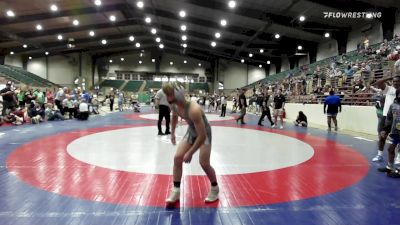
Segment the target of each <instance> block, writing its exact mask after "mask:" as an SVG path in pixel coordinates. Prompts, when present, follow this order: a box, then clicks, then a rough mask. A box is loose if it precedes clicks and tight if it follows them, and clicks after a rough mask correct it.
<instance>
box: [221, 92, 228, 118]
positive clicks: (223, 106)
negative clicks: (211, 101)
mask: <svg viewBox="0 0 400 225" xmlns="http://www.w3.org/2000/svg"><path fill="white" fill-rule="evenodd" d="M227 104H228V100H227V97H226V96H225V95H224V93H222V95H221V117H225V115H226V105H227Z"/></svg>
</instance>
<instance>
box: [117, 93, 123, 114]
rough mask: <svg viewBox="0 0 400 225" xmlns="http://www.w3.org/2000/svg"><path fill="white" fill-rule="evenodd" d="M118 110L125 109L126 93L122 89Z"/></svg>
mask: <svg viewBox="0 0 400 225" xmlns="http://www.w3.org/2000/svg"><path fill="white" fill-rule="evenodd" d="M118 110H119V111H120V112H122V111H124V94H123V93H122V91H121V92H119V94H118Z"/></svg>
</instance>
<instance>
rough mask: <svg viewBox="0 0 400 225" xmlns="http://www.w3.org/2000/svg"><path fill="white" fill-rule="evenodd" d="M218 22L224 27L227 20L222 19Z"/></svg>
mask: <svg viewBox="0 0 400 225" xmlns="http://www.w3.org/2000/svg"><path fill="white" fill-rule="evenodd" d="M220 23H221V26H223V27H224V26H226V24H227V23H228V22H226V20H225V19H222V20H221V22H220Z"/></svg>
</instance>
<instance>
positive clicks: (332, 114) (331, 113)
mask: <svg viewBox="0 0 400 225" xmlns="http://www.w3.org/2000/svg"><path fill="white" fill-rule="evenodd" d="M327 106H328V110H326V108H327ZM338 112H342V104H341V102H340V97H339V96H337V95H335V91H333V90H331V91H329V96H328V97H327V98H326V99H325V102H324V114H326V115H327V116H328V131H331V121H332V120H333V123H334V124H335V131H337V130H338V126H337V119H336V116H337V114H338Z"/></svg>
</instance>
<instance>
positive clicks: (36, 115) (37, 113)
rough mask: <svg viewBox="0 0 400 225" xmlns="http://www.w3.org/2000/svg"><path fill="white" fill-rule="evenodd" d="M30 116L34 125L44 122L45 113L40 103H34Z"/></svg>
mask: <svg viewBox="0 0 400 225" xmlns="http://www.w3.org/2000/svg"><path fill="white" fill-rule="evenodd" d="M30 116H31V121H32V123H33V124H38V123H41V122H43V121H44V118H45V112H44V110H43V109H42V106H41V105H40V104H39V103H37V102H32V107H31V108H30Z"/></svg>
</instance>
